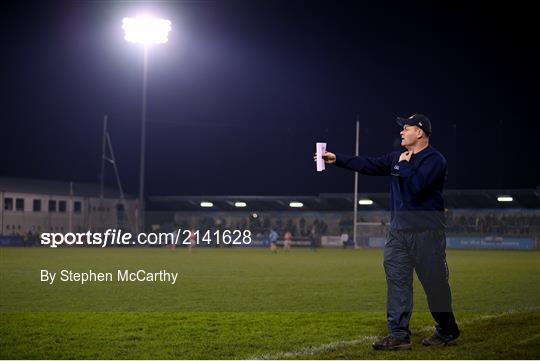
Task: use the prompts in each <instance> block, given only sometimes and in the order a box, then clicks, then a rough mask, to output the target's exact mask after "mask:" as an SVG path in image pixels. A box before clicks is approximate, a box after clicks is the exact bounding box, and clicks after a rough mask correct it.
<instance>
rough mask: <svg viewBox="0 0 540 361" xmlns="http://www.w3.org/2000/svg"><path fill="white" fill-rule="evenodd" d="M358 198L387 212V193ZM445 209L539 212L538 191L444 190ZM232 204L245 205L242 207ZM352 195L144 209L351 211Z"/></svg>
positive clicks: (196, 199)
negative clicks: (298, 204) (507, 199)
mask: <svg viewBox="0 0 540 361" xmlns="http://www.w3.org/2000/svg"><path fill="white" fill-rule="evenodd" d="M500 196H510V197H512V198H513V201H511V202H499V201H498V200H497V198H498V197H500ZM358 198H359V199H370V200H372V201H373V204H372V205H359V206H358V209H359V210H389V205H390V195H389V193H361V194H359V197H358ZM444 198H445V202H446V207H447V208H453V209H458V208H459V209H461V208H476V209H482V208H484V209H507V208H515V209H540V189H536V190H535V189H514V190H447V191H445V193H444ZM201 202H212V203H213V206H212V207H211V208H201V206H200V203H201ZM235 202H245V203H246V204H247V206H246V207H244V208H238V207H236V206H235ZM290 202H301V203H302V204H303V207H302V208H291V207H290V206H289V203H290ZM353 206H354V195H353V194H352V193H321V194H319V195H318V196H154V197H149V199H148V203H147V209H149V210H163V211H167V210H168V211H198V210H212V211H255V210H256V211H285V210H288V211H292V210H301V211H346V210H351V209H353Z"/></svg>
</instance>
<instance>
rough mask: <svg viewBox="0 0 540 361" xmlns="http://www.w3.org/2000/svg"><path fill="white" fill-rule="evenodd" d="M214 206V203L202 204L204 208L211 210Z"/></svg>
mask: <svg viewBox="0 0 540 361" xmlns="http://www.w3.org/2000/svg"><path fill="white" fill-rule="evenodd" d="M213 206H214V203H212V202H201V207H203V208H211V207H213Z"/></svg>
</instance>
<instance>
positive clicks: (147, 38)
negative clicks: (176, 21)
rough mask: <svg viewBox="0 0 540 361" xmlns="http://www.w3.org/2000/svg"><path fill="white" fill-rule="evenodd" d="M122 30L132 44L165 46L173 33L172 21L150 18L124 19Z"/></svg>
mask: <svg viewBox="0 0 540 361" xmlns="http://www.w3.org/2000/svg"><path fill="white" fill-rule="evenodd" d="M122 28H123V29H124V33H125V36H124V38H125V39H126V40H127V41H129V42H131V43H140V44H145V45H150V44H163V43H166V42H167V41H168V40H169V38H168V37H167V36H168V34H169V31H171V21H170V20H165V19H158V18H151V17H148V16H142V17H137V18H124V19H123V20H122Z"/></svg>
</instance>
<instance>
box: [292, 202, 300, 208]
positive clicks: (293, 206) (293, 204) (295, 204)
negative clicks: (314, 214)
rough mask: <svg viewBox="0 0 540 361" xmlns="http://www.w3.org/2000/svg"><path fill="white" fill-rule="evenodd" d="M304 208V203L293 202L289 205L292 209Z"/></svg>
mask: <svg viewBox="0 0 540 361" xmlns="http://www.w3.org/2000/svg"><path fill="white" fill-rule="evenodd" d="M303 206H304V203H302V202H291V203H289V207H291V208H302V207H303Z"/></svg>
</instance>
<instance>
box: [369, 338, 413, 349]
mask: <svg viewBox="0 0 540 361" xmlns="http://www.w3.org/2000/svg"><path fill="white" fill-rule="evenodd" d="M372 346H373V349H374V350H385V351H390V350H409V349H410V348H411V341H410V340H400V339H397V338H395V337H393V336H392V335H388V336H386V337H384V338H382V339H380V340H379V341H376V342H373V345H372Z"/></svg>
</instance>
